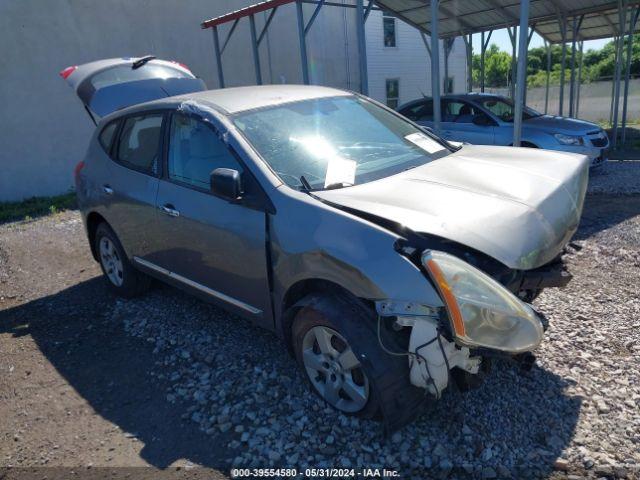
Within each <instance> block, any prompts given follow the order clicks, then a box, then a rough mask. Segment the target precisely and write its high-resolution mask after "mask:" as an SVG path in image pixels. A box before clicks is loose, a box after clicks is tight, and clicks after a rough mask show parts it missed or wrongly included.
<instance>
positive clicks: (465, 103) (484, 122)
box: [398, 93, 609, 167]
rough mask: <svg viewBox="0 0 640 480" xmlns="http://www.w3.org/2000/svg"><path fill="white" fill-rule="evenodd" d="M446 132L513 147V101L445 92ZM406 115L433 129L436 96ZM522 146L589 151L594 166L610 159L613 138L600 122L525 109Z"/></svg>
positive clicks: (410, 106)
mask: <svg viewBox="0 0 640 480" xmlns="http://www.w3.org/2000/svg"><path fill="white" fill-rule="evenodd" d="M441 102H442V103H441V112H442V123H441V132H440V134H441V135H442V136H443V137H444V138H446V139H447V140H452V141H457V142H467V143H471V144H477V145H511V144H512V142H513V102H512V101H511V99H509V98H506V97H503V96H500V95H492V94H482V93H468V94H462V95H445V96H443V97H442V99H441ZM398 111H399V112H400V113H401V114H402V115H404V116H405V117H407V118H409V119H410V120H413V121H414V122H416V123H418V124H420V125H423V126H425V127H429V128H433V100H432V99H430V98H422V99H419V100H414V101H412V102H409V103H406V104H404V105H402V106H401V107H400V108H398ZM522 117H523V118H522V120H523V122H522V146H524V147H531V148H544V149H548V150H561V151H565V152H572V153H580V154H583V155H587V156H588V157H589V160H590V162H591V166H592V167H594V166H597V165H601V164H602V163H603V162H605V161H606V159H607V149H608V147H609V138H608V137H607V134H606V133H605V131H604V130H603V129H602V128H600V127H599V126H598V125H597V124H595V123H591V122H585V121H584V120H578V119H575V118H567V117H558V116H555V115H543V114H542V113H539V112H536V111H535V110H533V109H532V108H529V107H525V108H524V111H523V113H522Z"/></svg>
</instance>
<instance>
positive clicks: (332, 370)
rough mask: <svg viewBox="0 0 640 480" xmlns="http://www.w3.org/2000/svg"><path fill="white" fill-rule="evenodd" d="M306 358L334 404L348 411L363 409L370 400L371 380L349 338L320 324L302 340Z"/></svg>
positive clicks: (312, 374) (310, 371)
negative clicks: (346, 338)
mask: <svg viewBox="0 0 640 480" xmlns="http://www.w3.org/2000/svg"><path fill="white" fill-rule="evenodd" d="M302 361H303V363H304V367H305V370H306V372H307V375H308V376H309V379H310V380H311V383H312V384H313V386H314V387H315V389H316V390H317V391H318V393H319V394H320V396H321V397H322V398H324V399H325V400H326V401H327V402H328V403H330V404H331V405H332V406H334V407H335V408H337V409H338V410H341V411H343V412H347V413H355V412H358V411H360V410H362V409H363V408H364V407H365V405H366V404H367V402H368V400H369V381H368V379H367V376H366V375H365V373H364V370H363V369H362V365H361V364H360V361H359V360H358V358H357V357H356V355H355V353H354V352H353V350H352V349H351V347H350V346H349V344H348V342H347V341H346V340H345V338H344V337H343V336H342V335H340V334H339V333H338V332H336V331H335V330H333V329H331V328H329V327H325V326H316V327H313V328H310V329H309V331H307V333H306V334H305V335H304V338H303V340H302Z"/></svg>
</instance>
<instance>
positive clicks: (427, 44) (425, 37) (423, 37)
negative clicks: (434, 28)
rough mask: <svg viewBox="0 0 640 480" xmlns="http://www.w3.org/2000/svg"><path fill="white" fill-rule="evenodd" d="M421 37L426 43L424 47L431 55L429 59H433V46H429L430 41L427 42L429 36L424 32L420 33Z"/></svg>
mask: <svg viewBox="0 0 640 480" xmlns="http://www.w3.org/2000/svg"><path fill="white" fill-rule="evenodd" d="M420 37H422V42H423V43H424V46H425V47H426V48H427V53H428V54H429V58H431V46H430V45H429V40H427V36H426V35H425V34H424V33H423V32H420Z"/></svg>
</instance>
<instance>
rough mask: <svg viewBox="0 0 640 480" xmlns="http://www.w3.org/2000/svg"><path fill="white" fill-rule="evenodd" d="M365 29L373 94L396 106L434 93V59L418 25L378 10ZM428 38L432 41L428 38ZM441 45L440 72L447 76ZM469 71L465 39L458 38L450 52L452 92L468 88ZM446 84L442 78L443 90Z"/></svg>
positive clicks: (370, 17) (441, 86)
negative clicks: (432, 77) (432, 71)
mask: <svg viewBox="0 0 640 480" xmlns="http://www.w3.org/2000/svg"><path fill="white" fill-rule="evenodd" d="M365 31H366V38H367V65H368V69H367V72H368V76H369V96H370V97H372V98H375V99H376V100H378V101H380V102H383V103H386V104H387V105H389V106H390V107H394V108H395V106H397V105H402V104H403V103H406V102H408V101H410V100H415V99H416V98H420V97H422V96H425V95H426V96H430V95H431V59H430V58H429V52H428V51H427V48H426V47H425V44H424V41H423V40H422V38H421V35H420V32H419V31H418V30H417V29H416V28H414V27H412V26H411V25H408V24H406V23H404V22H403V21H401V20H399V19H397V18H395V17H391V16H387V15H385V14H384V13H383V12H381V11H379V10H378V11H373V12H371V14H370V16H369V18H368V20H367V23H366V27H365ZM427 41H428V42H430V39H429V37H427ZM442 44H443V42H440V45H441V48H440V72H442V75H443V79H444V53H443V48H442ZM429 45H430V43H429ZM466 72H467V62H466V50H465V45H464V40H463V39H462V38H460V37H459V38H456V40H455V42H454V43H453V48H452V50H451V52H450V54H449V75H448V76H449V78H450V79H451V87H452V88H451V90H450V92H451V93H461V92H465V91H466V85H467V84H466V78H467V76H466V75H467V73H466ZM443 85H444V80H441V84H440V88H441V89H443V88H444V87H443Z"/></svg>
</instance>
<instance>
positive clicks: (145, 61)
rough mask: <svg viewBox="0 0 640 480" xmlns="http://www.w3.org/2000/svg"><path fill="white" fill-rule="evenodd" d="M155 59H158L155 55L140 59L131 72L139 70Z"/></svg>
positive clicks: (134, 63) (132, 66)
mask: <svg viewBox="0 0 640 480" xmlns="http://www.w3.org/2000/svg"><path fill="white" fill-rule="evenodd" d="M154 58H156V56H155V55H145V56H144V57H142V58H139V59H138V60H136V61H135V62H133V65H131V70H137V69H138V68H140V67H142V66H143V65H145V64H146V63H148V62H150V61H151V60H153V59H154Z"/></svg>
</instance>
